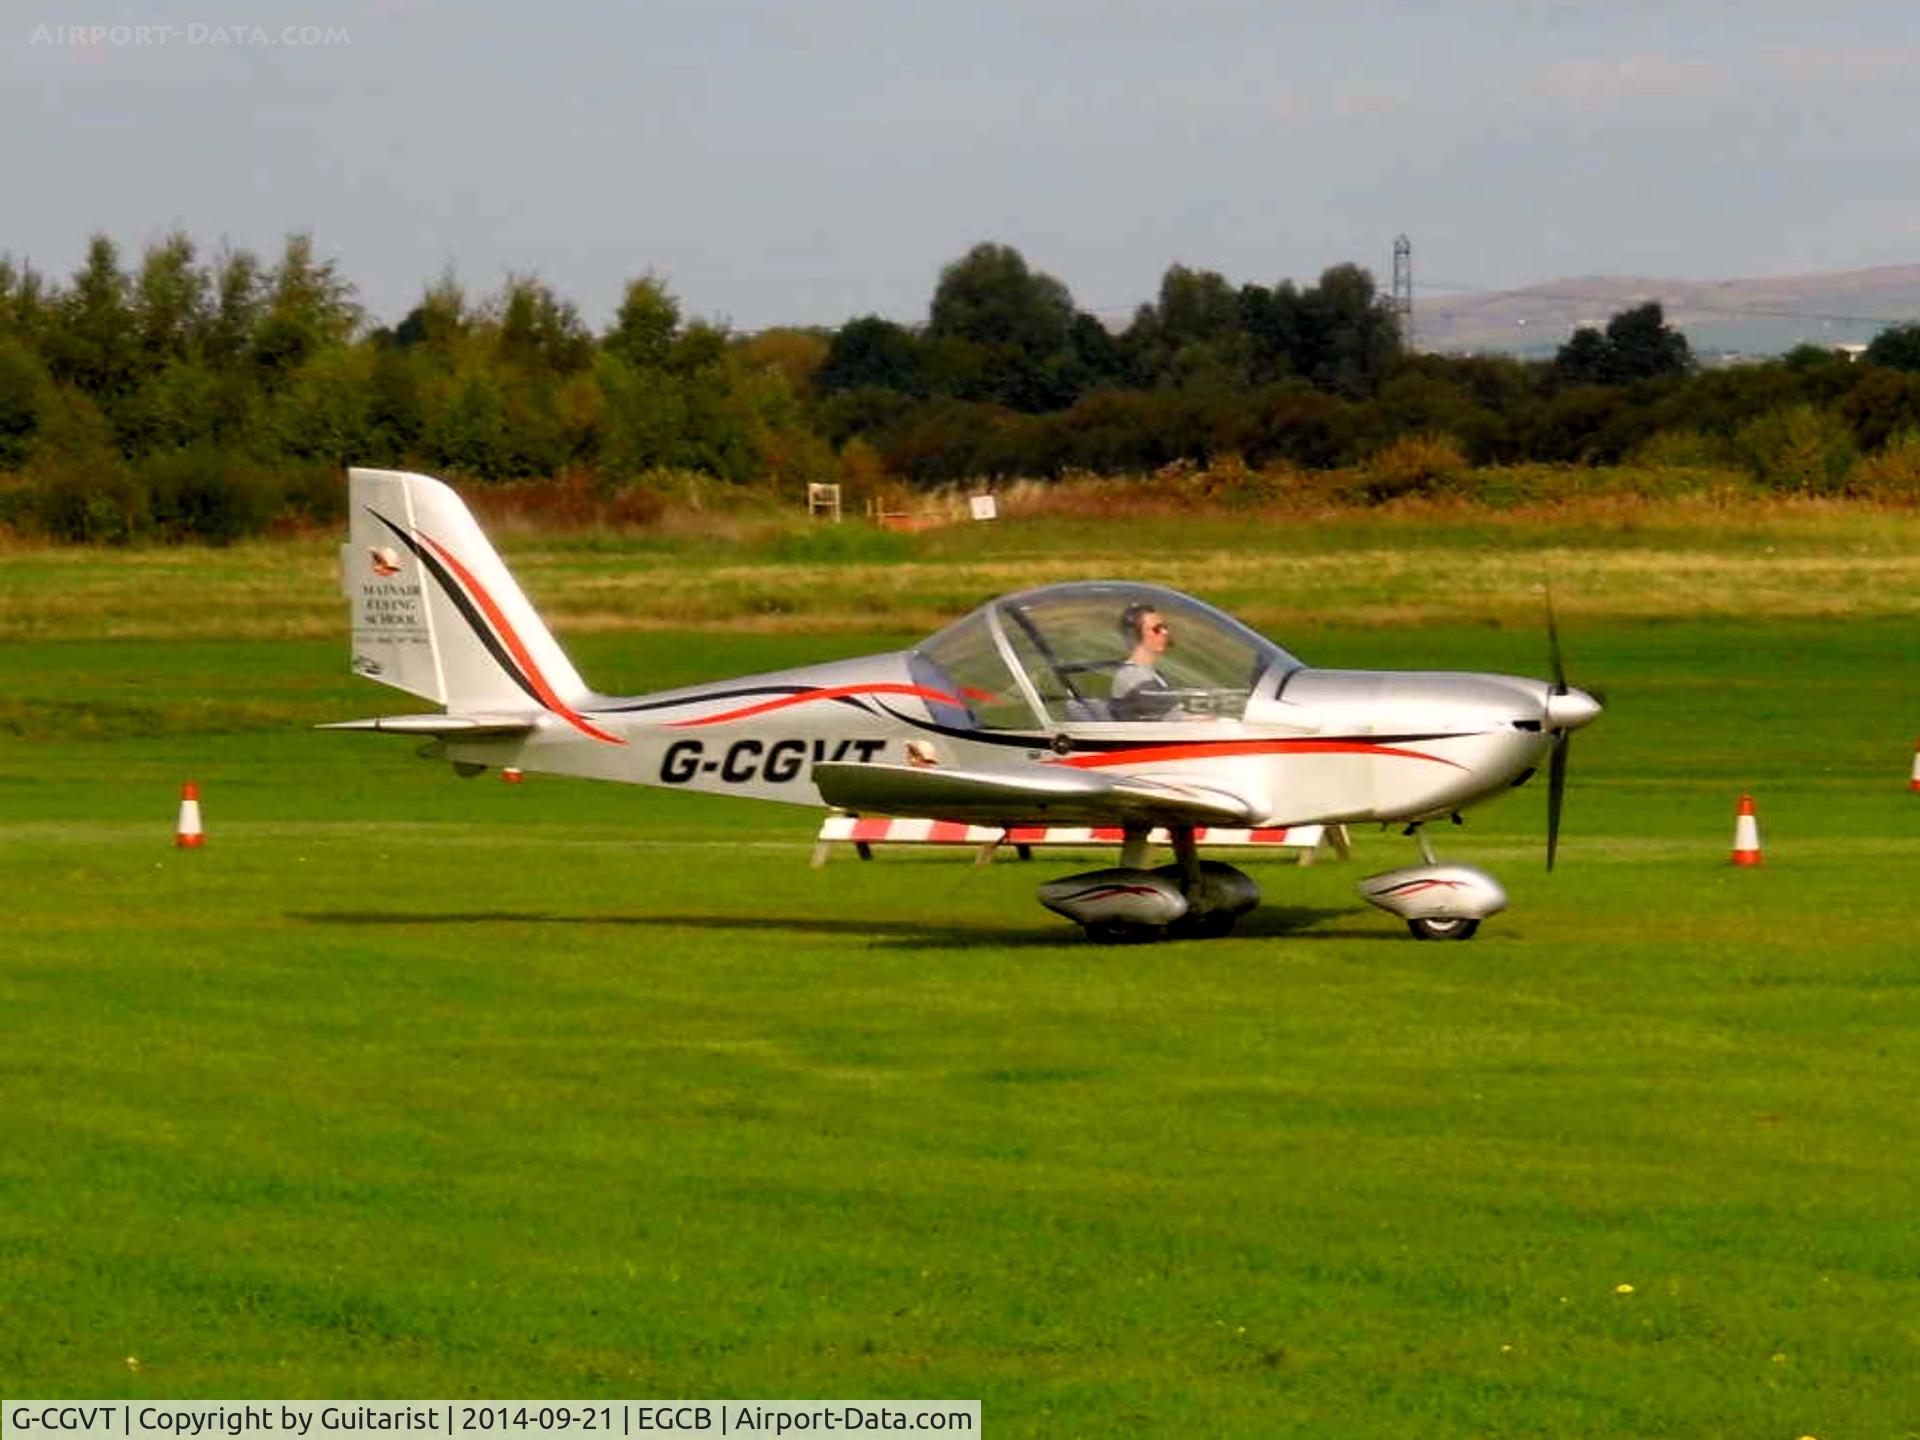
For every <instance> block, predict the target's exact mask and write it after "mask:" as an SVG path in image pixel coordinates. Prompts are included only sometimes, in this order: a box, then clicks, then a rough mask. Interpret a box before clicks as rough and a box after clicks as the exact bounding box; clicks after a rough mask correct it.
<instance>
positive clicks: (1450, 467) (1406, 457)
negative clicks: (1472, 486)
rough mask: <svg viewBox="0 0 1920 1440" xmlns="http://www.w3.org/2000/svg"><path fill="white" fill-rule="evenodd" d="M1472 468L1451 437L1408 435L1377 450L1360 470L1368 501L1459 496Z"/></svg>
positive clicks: (1441, 435)
mask: <svg viewBox="0 0 1920 1440" xmlns="http://www.w3.org/2000/svg"><path fill="white" fill-rule="evenodd" d="M1471 468H1472V467H1470V466H1469V465H1468V464H1467V457H1466V456H1465V455H1463V454H1462V453H1461V451H1460V446H1459V445H1458V444H1457V443H1455V441H1454V438H1453V437H1452V436H1451V435H1443V434H1427V435H1408V436H1406V437H1404V438H1403V439H1399V440H1396V441H1394V442H1393V443H1392V444H1391V445H1389V446H1387V447H1386V448H1385V449H1383V450H1376V451H1375V452H1374V453H1373V454H1372V455H1371V456H1369V457H1368V459H1367V462H1366V464H1364V465H1362V466H1361V467H1360V473H1361V477H1362V483H1363V485H1364V487H1365V493H1366V497H1367V499H1369V500H1371V501H1373V502H1374V503H1376V504H1378V503H1379V502H1381V501H1384V500H1399V499H1402V498H1404V497H1407V496H1414V495H1445V494H1455V493H1458V492H1459V491H1460V490H1461V489H1462V488H1463V486H1464V483H1465V481H1466V479H1467V476H1468V475H1469V473H1470V471H1471Z"/></svg>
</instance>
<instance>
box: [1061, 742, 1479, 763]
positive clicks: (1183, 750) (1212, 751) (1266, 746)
mask: <svg viewBox="0 0 1920 1440" xmlns="http://www.w3.org/2000/svg"><path fill="white" fill-rule="evenodd" d="M1233 755H1388V756H1391V757H1393V758H1394V759H1396V760H1429V761H1432V762H1433V763H1434V764H1435V765H1450V766H1452V767H1453V768H1454V769H1455V770H1464V769H1466V768H1467V767H1466V766H1464V765H1462V764H1460V763H1458V762H1457V761H1453V760H1449V759H1447V758H1446V757H1445V756H1444V755H1429V754H1427V753H1426V752H1425V751H1424V750H1405V749H1402V748H1401V747H1400V746H1398V745H1376V744H1374V743H1372V742H1371V741H1365V740H1196V741H1193V742H1191V743H1189V744H1170V745H1141V746H1139V747H1137V748H1135V749H1132V750H1106V751H1102V752H1100V753H1099V754H1094V755H1069V756H1068V757H1067V758H1065V759H1064V760H1052V761H1048V762H1047V763H1048V764H1052V765H1066V766H1069V767H1071V768H1073V769H1075V770H1097V769H1100V768H1102V767H1104V766H1108V765H1151V764H1155V763H1158V762H1160V761H1163V760H1216V759H1223V758H1226V757H1228V756H1233Z"/></svg>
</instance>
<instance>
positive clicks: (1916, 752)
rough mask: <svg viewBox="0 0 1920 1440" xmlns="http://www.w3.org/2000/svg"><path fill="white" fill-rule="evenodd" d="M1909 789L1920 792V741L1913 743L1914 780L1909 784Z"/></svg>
mask: <svg viewBox="0 0 1920 1440" xmlns="http://www.w3.org/2000/svg"><path fill="white" fill-rule="evenodd" d="M1907 788H1908V789H1909V790H1914V791H1920V740H1916V741H1914V742H1913V779H1911V780H1909V781H1908V782H1907Z"/></svg>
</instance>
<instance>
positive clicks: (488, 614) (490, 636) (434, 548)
mask: <svg viewBox="0 0 1920 1440" xmlns="http://www.w3.org/2000/svg"><path fill="white" fill-rule="evenodd" d="M367 513H368V514H369V515H371V516H373V518H374V519H376V520H378V521H379V522H380V523H381V524H382V525H384V526H386V527H387V529H389V530H391V531H392V532H393V533H394V534H395V536H397V537H398V538H399V540H400V543H401V544H402V545H405V546H406V547H407V548H408V549H409V550H411V551H412V552H413V553H414V555H415V556H416V557H417V558H418V559H419V561H420V563H421V565H423V566H424V567H425V568H426V569H427V571H428V573H430V574H431V575H432V576H433V578H434V579H435V580H437V581H438V582H439V583H440V588H441V589H442V590H443V591H445V592H446V596H447V598H448V599H449V600H451V601H452V602H453V606H454V608H455V609H456V610H458V611H459V612H460V615H461V618H462V619H464V620H465V621H466V622H467V625H468V627H469V628H471V629H472V631H473V633H474V635H475V636H476V637H477V638H478V639H479V641H480V643H481V644H482V645H484V646H485V647H486V649H487V653H488V654H489V655H491V656H493V659H494V663H495V664H497V665H498V666H499V667H500V668H501V669H502V670H503V671H505V672H506V674H507V676H508V678H509V679H511V680H512V681H513V683H514V684H516V685H518V686H519V687H520V688H521V689H522V690H524V691H525V692H526V693H527V697H528V698H529V699H531V700H533V701H535V702H536V703H538V704H539V705H541V706H542V707H544V708H545V709H547V710H549V711H551V712H552V713H553V714H555V715H558V716H559V717H560V718H561V719H562V720H565V721H566V722H567V723H568V724H569V725H571V726H573V728H574V729H576V730H578V731H579V732H580V733H581V734H582V735H588V736H591V737H592V738H593V739H595V740H599V741H603V742H604V743H606V744H608V745H624V744H626V743H627V742H626V741H624V740H622V739H621V738H620V737H619V736H618V735H609V734H608V733H607V732H606V731H605V730H602V729H601V728H600V727H599V726H597V725H595V724H594V723H593V722H592V721H590V720H588V719H587V718H586V716H584V715H582V714H580V713H579V712H578V711H576V710H574V709H573V708H572V707H571V706H569V705H568V704H567V703H566V702H565V701H564V700H562V699H561V698H560V697H559V696H558V695H556V694H555V693H554V691H553V687H552V686H551V685H549V684H548V683H547V678H546V676H544V675H542V674H541V673H540V667H539V666H538V665H536V664H535V663H534V661H533V656H532V655H531V654H529V653H528V651H527V647H526V645H525V644H524V643H523V642H522V641H521V639H520V636H519V635H518V634H517V633H516V632H515V631H514V628H513V625H512V622H510V621H509V620H508V619H507V617H506V614H505V612H504V611H502V610H501V608H500V606H499V605H498V604H497V603H496V602H495V600H494V598H493V597H492V596H491V595H489V594H488V593H487V590H486V587H485V586H483V585H482V584H481V583H480V582H479V580H477V579H476V578H474V576H473V574H472V572H470V571H469V570H468V569H467V567H466V566H464V565H462V564H461V563H460V560H459V557H457V556H456V555H455V554H454V553H453V552H452V551H451V550H449V549H447V547H446V546H444V545H442V544H441V543H440V542H439V541H437V540H435V539H434V538H433V537H432V536H431V535H427V534H422V535H421V536H420V537H419V539H418V540H416V539H415V538H414V536H413V535H412V534H411V533H409V532H408V531H407V530H405V529H404V528H402V527H401V526H399V525H396V524H394V523H393V521H391V520H389V519H388V518H387V517H386V516H384V515H382V514H381V513H380V512H379V511H378V510H375V509H373V508H372V507H371V506H369V507H368V509H367ZM423 542H424V543H423Z"/></svg>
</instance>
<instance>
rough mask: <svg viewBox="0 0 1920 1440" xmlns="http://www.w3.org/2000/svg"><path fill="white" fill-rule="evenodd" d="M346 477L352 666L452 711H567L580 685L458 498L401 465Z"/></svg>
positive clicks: (344, 575) (583, 695) (581, 695)
mask: <svg viewBox="0 0 1920 1440" xmlns="http://www.w3.org/2000/svg"><path fill="white" fill-rule="evenodd" d="M347 482H348V483H347V504H348V510H349V513H350V515H351V517H352V518H351V520H350V522H349V525H348V531H347V537H348V539H347V545H346V548H345V549H344V550H342V552H341V557H340V558H341V584H342V588H344V590H345V591H346V595H347V598H348V600H349V601H351V602H352V605H353V668H354V670H355V671H356V672H357V673H358V674H361V675H364V676H366V677H367V679H369V680H377V681H379V682H380V683H381V684H382V685H392V686H394V687H395V688H396V689H400V690H408V691H411V692H412V693H413V694H415V695H420V696H424V697H425V698H426V699H428V700H432V701H434V702H435V703H437V704H440V705H444V706H446V707H447V708H448V709H449V710H450V711H455V712H469V713H471V712H476V711H501V710H506V711H519V710H526V709H530V708H533V707H539V708H541V709H545V710H550V711H553V712H555V713H557V714H560V715H562V716H565V717H567V718H569V719H572V718H574V714H575V712H574V707H576V706H578V705H580V704H582V703H583V702H584V701H585V700H586V699H587V697H588V694H589V692H588V690H587V687H586V686H585V685H584V684H583V683H582V682H581V679H580V676H579V675H578V674H577V673H576V672H575V670H574V668H573V666H572V664H571V663H570V662H569V661H568V660H567V657H566V655H565V653H564V652H563V651H562V650H561V649H560V646H559V644H558V643H557V642H556V641H555V640H554V638H553V636H552V635H551V634H549V633H548V631H547V627H546V625H545V624H544V623H542V621H541V619H540V617H539V615H538V614H537V613H536V612H535V611H534V608H533V606H532V605H530V604H529V603H528V602H527V597H526V596H525V595H523V594H521V592H520V587H519V585H517V584H516V583H515V582H514V579H513V576H512V575H511V574H510V573H509V572H508V570H507V567H506V566H505V565H504V564H502V563H501V560H500V557H499V556H498V555H497V554H495V553H494V549H493V546H492V545H491V544H489V543H488V541H487V537H486V536H485V535H484V534H483V533H481V530H480V526H479V524H478V523H477V522H475V520H474V518H473V516H472V514H471V513H470V512H469V511H468V510H467V507H466V505H465V504H464V503H463V502H462V501H461V499H460V497H459V496H458V495H456V494H454V492H453V491H452V490H450V489H449V488H448V487H447V486H445V485H443V484H442V483H441V482H440V481H438V480H434V479H432V478H430V477H428V476H425V475H411V474H408V473H406V472H404V471H400V470H357V469H356V470H349V471H348V472H347Z"/></svg>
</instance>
